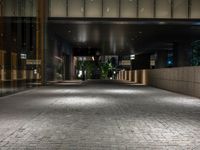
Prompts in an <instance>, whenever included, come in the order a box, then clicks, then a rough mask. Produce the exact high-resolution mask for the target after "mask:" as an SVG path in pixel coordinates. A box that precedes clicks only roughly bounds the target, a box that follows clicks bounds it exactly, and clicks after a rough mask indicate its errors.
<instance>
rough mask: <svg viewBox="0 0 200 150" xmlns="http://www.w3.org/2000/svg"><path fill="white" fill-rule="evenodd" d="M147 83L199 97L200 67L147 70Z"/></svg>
mask: <svg viewBox="0 0 200 150" xmlns="http://www.w3.org/2000/svg"><path fill="white" fill-rule="evenodd" d="M147 78H148V85H151V86H154V87H158V88H161V89H166V90H170V91H174V92H178V93H182V94H186V95H191V96H195V97H200V67H180V68H164V69H155V70H148V77H147Z"/></svg>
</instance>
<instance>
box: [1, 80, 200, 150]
mask: <svg viewBox="0 0 200 150" xmlns="http://www.w3.org/2000/svg"><path fill="white" fill-rule="evenodd" d="M0 149H2V150H4V149H16V150H34V149H36V150H37V149H41V150H43V149H44V150H46V149H50V150H57V149H58V150H134V149H141V150H143V149H153V150H155V149H158V150H162V149H163V150H165V149H166V150H167V149H169V150H171V149H172V150H176V149H178V150H179V149H180V150H183V149H191V150H200V99H198V98H193V97H189V96H185V95H181V94H176V93H172V92H169V91H165V90H160V89H156V88H152V87H145V86H140V85H134V84H130V83H124V82H119V81H102V82H100V81H87V82H84V83H82V84H81V85H80V84H78V85H69V84H67V85H65V84H60V85H53V86H47V87H40V88H35V89H32V90H28V91H25V92H21V93H18V94H14V95H11V96H6V97H3V98H0Z"/></svg>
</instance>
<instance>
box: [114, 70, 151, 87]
mask: <svg viewBox="0 0 200 150" xmlns="http://www.w3.org/2000/svg"><path fill="white" fill-rule="evenodd" d="M117 80H121V81H130V82H134V83H137V84H142V85H148V71H147V70H120V71H119V72H118V74H117Z"/></svg>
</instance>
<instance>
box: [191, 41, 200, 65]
mask: <svg viewBox="0 0 200 150" xmlns="http://www.w3.org/2000/svg"><path fill="white" fill-rule="evenodd" d="M199 65H200V40H199V41H195V42H193V43H192V66H199Z"/></svg>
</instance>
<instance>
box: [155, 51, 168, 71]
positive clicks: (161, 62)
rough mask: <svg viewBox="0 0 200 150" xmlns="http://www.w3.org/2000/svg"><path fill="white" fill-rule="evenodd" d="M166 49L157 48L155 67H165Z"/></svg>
mask: <svg viewBox="0 0 200 150" xmlns="http://www.w3.org/2000/svg"><path fill="white" fill-rule="evenodd" d="M167 57H168V50H159V51H158V52H157V59H156V68H166V67H167Z"/></svg>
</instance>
